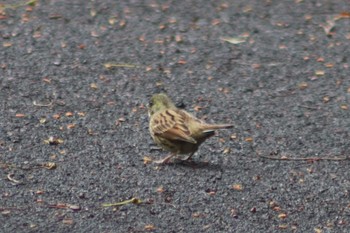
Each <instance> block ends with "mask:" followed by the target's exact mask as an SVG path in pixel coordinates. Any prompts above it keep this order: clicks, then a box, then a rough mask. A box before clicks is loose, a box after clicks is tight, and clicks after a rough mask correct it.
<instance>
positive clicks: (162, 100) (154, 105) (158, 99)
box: [148, 93, 176, 116]
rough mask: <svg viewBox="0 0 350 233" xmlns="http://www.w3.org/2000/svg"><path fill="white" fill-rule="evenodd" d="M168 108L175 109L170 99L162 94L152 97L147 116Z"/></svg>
mask: <svg viewBox="0 0 350 233" xmlns="http://www.w3.org/2000/svg"><path fill="white" fill-rule="evenodd" d="M169 108H176V107H175V105H174V103H173V102H172V101H171V99H170V98H169V97H168V96H167V95H166V94H164V93H160V94H156V95H154V96H152V98H151V100H150V101H149V106H148V114H149V115H150V116H152V115H153V114H154V113H156V112H158V111H163V110H166V109H169Z"/></svg>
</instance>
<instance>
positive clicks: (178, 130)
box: [151, 109, 197, 144]
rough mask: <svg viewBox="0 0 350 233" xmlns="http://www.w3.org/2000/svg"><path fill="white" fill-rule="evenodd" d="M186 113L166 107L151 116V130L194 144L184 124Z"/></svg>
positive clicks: (168, 137) (163, 135)
mask: <svg viewBox="0 0 350 233" xmlns="http://www.w3.org/2000/svg"><path fill="white" fill-rule="evenodd" d="M186 117H187V116H186V115H185V114H183V112H182V111H177V110H172V109H167V110H165V111H163V112H160V113H158V114H156V115H154V116H153V117H152V124H151V125H152V130H153V132H154V134H155V135H157V136H160V137H163V138H166V139H169V140H180V141H185V142H190V143H193V144H196V143H197V141H196V140H195V139H194V138H193V137H191V131H190V129H189V128H188V126H187V125H186V120H187V119H186Z"/></svg>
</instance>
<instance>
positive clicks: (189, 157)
mask: <svg viewBox="0 0 350 233" xmlns="http://www.w3.org/2000/svg"><path fill="white" fill-rule="evenodd" d="M194 153H195V151H194V152H192V153H191V154H190V155H189V156H188V157H187V158H186V159H183V160H182V161H188V160H190V159H191V157H192V155H194Z"/></svg>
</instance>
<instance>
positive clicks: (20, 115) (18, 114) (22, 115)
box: [15, 113, 26, 118]
mask: <svg viewBox="0 0 350 233" xmlns="http://www.w3.org/2000/svg"><path fill="white" fill-rule="evenodd" d="M15 116H16V117H17V118H23V117H25V116H26V115H25V114H23V113H17V114H16V115H15Z"/></svg>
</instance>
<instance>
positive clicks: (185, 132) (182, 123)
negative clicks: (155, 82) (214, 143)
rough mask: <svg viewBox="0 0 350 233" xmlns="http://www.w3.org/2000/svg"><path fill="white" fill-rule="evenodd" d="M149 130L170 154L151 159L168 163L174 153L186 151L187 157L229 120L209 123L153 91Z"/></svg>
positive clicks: (225, 127)
mask: <svg viewBox="0 0 350 233" xmlns="http://www.w3.org/2000/svg"><path fill="white" fill-rule="evenodd" d="M148 115H149V131H150V134H151V137H152V138H153V140H154V142H155V143H156V144H157V145H158V146H160V147H161V148H162V149H163V150H166V151H170V152H171V153H170V155H168V156H166V157H165V158H163V159H160V160H157V161H154V162H155V163H158V164H167V163H169V161H170V160H171V159H172V158H173V157H174V156H177V155H182V154H189V156H188V157H187V158H186V159H184V161H186V160H190V159H191V157H192V156H193V154H194V153H195V152H196V151H197V150H198V148H199V146H200V145H201V144H202V143H203V142H204V141H205V140H206V139H208V138H210V137H212V136H213V135H215V130H217V129H229V128H232V127H233V125H232V124H208V123H206V122H204V121H203V120H200V119H198V118H196V117H195V116H193V115H192V114H190V113H188V112H186V111H185V110H182V109H179V108H177V107H176V106H175V104H174V103H173V101H172V100H171V99H170V98H169V97H168V96H167V95H166V94H165V93H160V94H155V95H153V96H152V97H151V99H150V101H149V104H148Z"/></svg>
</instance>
